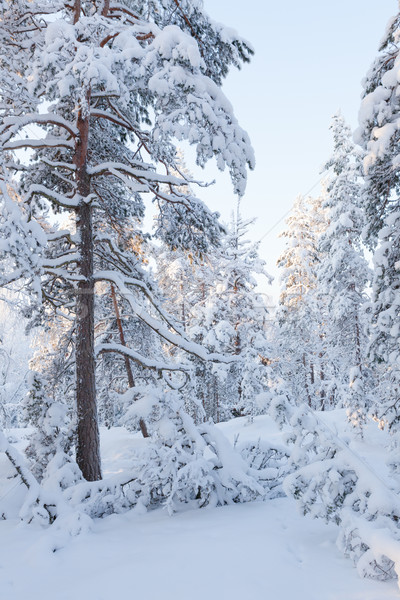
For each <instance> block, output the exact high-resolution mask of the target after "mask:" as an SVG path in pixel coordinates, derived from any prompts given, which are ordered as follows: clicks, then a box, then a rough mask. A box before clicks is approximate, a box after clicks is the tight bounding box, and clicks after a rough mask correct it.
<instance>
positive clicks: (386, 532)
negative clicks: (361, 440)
mask: <svg viewBox="0 0 400 600" xmlns="http://www.w3.org/2000/svg"><path fill="white" fill-rule="evenodd" d="M290 425H291V427H292V430H291V432H290V434H289V435H288V439H289V440H290V442H291V443H292V444H293V447H292V453H291V458H290V461H291V463H292V465H293V468H294V469H295V470H294V471H293V472H292V473H291V474H289V475H288V476H287V478H286V479H285V481H284V485H283V487H284V490H285V492H286V493H287V495H288V496H292V497H294V498H295V499H296V501H297V503H298V505H299V508H300V510H301V511H302V512H303V513H304V514H307V513H308V514H310V515H311V516H312V517H317V518H323V519H325V520H326V521H333V522H334V523H336V524H337V525H339V526H340V533H339V538H338V546H339V548H340V549H341V550H342V551H343V552H344V553H345V554H346V555H347V556H349V557H350V558H352V559H353V561H354V562H355V564H356V566H357V569H358V571H359V573H360V574H361V575H362V576H364V577H371V578H374V579H380V580H382V579H390V578H392V577H394V576H395V575H396V574H397V575H398V574H399V572H400V527H399V521H400V499H399V497H398V495H397V494H395V493H394V492H393V491H392V490H391V489H389V488H388V487H387V485H386V484H385V483H384V481H383V480H382V479H381V478H380V477H379V476H378V475H376V474H375V473H374V472H373V470H372V469H371V467H370V466H369V465H368V464H367V463H366V462H365V461H364V460H363V459H362V458H361V457H359V456H358V455H357V454H356V452H355V451H354V450H353V448H352V447H351V446H350V445H349V444H348V442H347V441H344V440H342V439H340V438H339V437H338V435H337V434H336V432H334V431H332V430H331V429H330V428H329V427H328V426H327V425H326V424H325V423H324V422H323V421H322V419H321V418H320V417H319V416H317V415H315V414H314V413H313V412H312V411H311V410H310V409H309V408H308V407H307V406H301V407H300V408H298V409H297V410H293V412H292V415H291V418H290Z"/></svg>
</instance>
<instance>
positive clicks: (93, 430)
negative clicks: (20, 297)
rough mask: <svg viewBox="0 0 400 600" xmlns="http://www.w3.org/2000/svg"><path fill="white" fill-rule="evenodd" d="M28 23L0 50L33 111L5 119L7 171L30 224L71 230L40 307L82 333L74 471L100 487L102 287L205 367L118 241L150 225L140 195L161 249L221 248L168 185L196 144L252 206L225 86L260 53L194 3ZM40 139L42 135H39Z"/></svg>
mask: <svg viewBox="0 0 400 600" xmlns="http://www.w3.org/2000/svg"><path fill="white" fill-rule="evenodd" d="M7 6H8V4H6V7H7ZM18 6H20V5H18ZM22 11H23V13H22V16H21V15H20V16H19V18H20V19H22V20H23V21H25V22H26V21H27V20H29V22H30V23H31V26H30V27H29V28H28V32H29V33H28V34H26V30H27V28H26V27H23V28H22V29H21V28H20V29H18V28H17V29H16V30H15V32H14V34H13V36H12V38H8V37H7V36H3V37H2V40H1V41H2V52H4V54H5V55H6V56H11V54H12V50H13V47H14V45H15V44H17V46H18V48H21V49H22V51H23V52H24V54H23V58H24V60H23V64H24V65H26V69H25V70H24V72H23V77H22V80H21V82H20V89H21V94H22V95H23V96H26V97H27V98H28V99H29V102H28V104H27V106H26V107H25V106H22V108H21V110H20V112H19V113H18V115H15V113H14V112H13V111H7V110H6V111H5V114H4V118H3V119H2V124H1V128H0V135H1V138H0V139H1V148H2V151H3V153H5V157H6V159H7V167H8V169H11V170H16V171H18V170H22V172H23V176H22V178H21V185H20V192H21V194H22V195H23V207H24V209H25V212H26V213H27V214H28V216H29V222H31V221H33V222H36V223H42V222H43V221H45V220H46V219H47V217H48V215H49V211H50V213H51V212H56V213H57V212H58V213H60V214H62V215H69V216H71V218H72V221H73V222H74V225H73V226H72V227H71V228H69V229H67V230H63V229H60V228H57V227H56V226H54V225H53V224H52V225H51V226H48V227H47V228H46V229H47V230H46V234H47V236H46V237H47V239H46V243H44V242H43V241H42V240H40V243H41V244H42V246H43V248H44V254H45V257H44V259H43V265H42V268H43V272H44V277H43V281H42V294H43V297H44V299H45V302H46V304H47V306H48V307H49V308H51V309H52V310H53V311H54V312H56V313H57V314H63V315H64V316H65V317H66V318H71V317H72V318H73V319H74V320H75V366H76V404H77V462H78V465H79V467H80V468H81V470H82V472H83V475H84V477H85V478H86V479H88V480H96V479H99V478H100V477H101V466H100V455H99V434H98V424H97V409H96V392H95V353H94V324H95V302H94V297H95V284H96V283H97V282H100V281H108V282H110V283H112V284H114V285H115V287H116V289H117V290H118V293H119V294H120V295H121V296H123V297H124V298H125V299H127V301H128V302H129V305H130V309H131V310H132V311H133V312H134V313H136V314H137V315H138V316H139V317H140V319H141V320H143V321H144V322H146V323H147V324H148V325H149V326H150V327H151V328H152V329H153V330H155V331H157V332H158V334H160V335H161V336H162V337H163V338H164V339H166V340H167V341H168V342H169V343H172V344H175V345H177V344H179V345H181V346H182V347H183V348H184V349H185V350H188V351H191V352H194V353H197V354H199V355H201V356H202V357H203V358H204V357H205V356H206V354H205V352H204V350H203V349H202V348H199V347H197V346H196V345H194V344H192V343H191V342H190V341H189V340H188V339H187V338H185V336H184V335H182V332H181V331H180V330H179V328H178V330H177V327H175V326H174V325H173V323H172V322H171V320H169V319H168V317H167V316H166V315H165V313H164V312H163V310H162V307H160V306H159V305H158V303H157V299H156V298H154V297H153V295H152V292H151V289H150V288H149V286H148V285H147V284H146V283H143V282H141V281H138V280H137V279H136V277H135V274H136V262H137V261H136V259H135V257H134V253H132V252H129V251H128V250H127V249H126V247H124V246H123V247H121V246H120V245H119V243H118V233H117V230H118V231H120V230H121V229H122V230H123V229H124V225H125V224H126V223H129V221H130V220H131V219H132V218H136V217H138V216H139V217H140V216H141V215H142V214H143V212H144V203H143V199H142V194H150V195H151V196H152V198H153V199H154V201H155V202H156V203H157V205H158V207H159V211H160V215H161V219H162V215H163V214H164V213H166V214H168V219H169V221H168V222H169V223H170V224H171V226H170V227H169V228H165V229H164V228H160V230H159V237H161V238H163V237H164V238H165V239H166V240H167V241H169V242H171V235H172V234H173V237H174V239H178V240H180V239H181V238H182V235H181V234H182V232H183V231H190V230H192V229H195V230H196V231H197V232H201V233H202V235H201V236H199V235H198V234H197V235H196V236H194V237H192V236H189V241H190V243H191V244H193V245H195V243H196V240H199V239H200V241H201V245H202V247H203V246H204V245H205V243H206V241H207V240H210V239H211V240H212V238H213V237H215V233H216V232H217V231H218V230H219V227H218V225H217V223H216V219H215V216H214V215H213V214H212V213H211V212H210V211H208V210H207V209H206V207H205V206H204V205H203V204H202V203H201V202H200V201H198V200H197V199H196V198H195V197H194V196H192V195H185V194H184V193H182V185H184V184H185V183H186V181H185V179H184V177H177V176H176V175H173V174H172V173H173V172H175V171H176V167H177V164H176V148H175V145H174V140H175V139H183V138H185V139H188V140H189V142H190V143H192V144H195V145H196V152H197V162H198V163H199V164H200V165H204V164H205V163H206V162H207V161H208V160H209V159H210V158H212V157H214V156H215V157H216V159H217V162H218V166H219V168H221V169H222V168H223V167H224V166H225V165H226V166H227V167H228V169H229V171H230V174H231V177H232V180H233V182H234V188H235V191H236V192H238V193H240V194H242V193H243V191H244V186H245V177H246V166H247V165H250V166H252V165H253V154H252V150H251V148H250V145H249V141H248V138H247V135H246V134H245V132H243V130H242V129H241V128H240V127H239V125H238V124H237V121H236V119H235V117H234V115H233V114H232V110H231V106H230V105H229V103H228V102H227V100H226V98H225V96H224V95H223V94H222V92H221V90H220V84H221V80H222V77H223V76H224V75H225V74H226V73H227V71H228V70H229V67H230V65H236V66H238V65H239V64H240V62H242V61H243V60H248V58H249V55H250V54H251V51H250V49H249V47H248V45H247V44H246V43H245V42H243V41H242V40H241V39H240V38H238V37H237V36H235V35H234V34H232V32H231V31H230V30H229V31H227V30H225V29H224V28H223V27H222V26H220V25H218V24H216V23H214V22H213V21H212V20H211V19H209V17H208V16H207V15H206V14H205V13H204V11H203V9H202V7H201V5H199V4H198V3H196V4H195V5H193V4H192V3H191V2H181V3H179V5H178V3H176V2H172V0H171V2H144V3H143V2H140V3H137V2H135V1H133V0H132V1H129V2H126V3H125V4H122V5H121V4H115V5H114V4H113V3H112V2H109V1H108V0H107V1H106V2H104V1H101V2H100V1H99V2H96V1H80V0H74V2H73V3H72V4H69V5H65V3H64V2H61V1H60V0H51V1H49V2H41V1H40V0H34V1H33V2H31V3H30V5H29V11H28V10H27V8H26V6H25V7H24V6H23V5H22ZM27 37H28V42H29V43H28V42H27V40H26V38H27ZM10 65H11V70H12V73H13V77H14V78H15V77H16V76H17V75H16V71H15V65H13V63H10ZM13 69H14V70H13ZM33 125H37V126H38V127H40V131H41V134H38V135H36V134H35V135H34V136H33V135H32V133H31V128H32V126H33ZM20 133H27V135H28V136H30V137H25V136H24V135H23V136H19V134H20ZM28 148H30V149H32V150H33V157H32V160H31V164H30V165H28V166H27V165H18V164H17V163H16V161H14V162H13V161H12V160H8V155H9V154H10V153H11V154H12V153H14V152H15V151H17V150H19V149H28ZM160 165H162V167H163V169H164V172H163V173H161V172H160V170H159V166H160ZM172 208H173V210H172ZM171 213H173V216H174V218H173V219H172V220H171ZM104 218H106V220H107V222H108V223H110V224H113V225H114V227H113V229H114V232H115V233H114V235H113V237H112V238H111V239H110V237H109V236H107V235H102V233H101V223H102V222H104ZM184 240H185V244H186V242H187V237H185V238H184ZM182 243H183V242H182ZM26 271H29V269H28V268H27V267H26V268H25V272H26ZM132 289H140V290H141V291H142V292H143V294H144V295H145V296H146V298H147V301H148V300H149V301H150V302H151V303H152V305H153V306H154V307H155V309H154V310H155V311H156V313H157V315H158V317H159V318H158V319H155V318H154V317H153V316H152V315H150V314H148V312H147V311H146V310H145V307H144V306H143V304H140V303H138V302H137V301H136V299H135V295H134V294H132ZM118 351H119V352H123V349H121V347H119V348H118ZM125 353H126V354H129V352H125ZM130 356H131V357H132V353H131V354H130ZM136 359H138V356H137V355H136ZM139 360H140V357H139ZM161 367H163V365H161ZM161 370H162V369H161Z"/></svg>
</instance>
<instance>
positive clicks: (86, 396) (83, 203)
mask: <svg viewBox="0 0 400 600" xmlns="http://www.w3.org/2000/svg"><path fill="white" fill-rule="evenodd" d="M87 101H88V104H89V101H90V98H89V94H88V98H87ZM77 125H78V129H79V138H78V140H77V146H76V150H75V157H74V158H75V165H76V183H77V193H78V194H79V196H80V203H79V207H78V209H77V219H76V221H77V223H76V226H77V233H78V235H79V240H80V241H79V250H80V262H79V271H80V275H81V276H82V281H80V282H79V284H78V290H77V298H76V404H77V414H78V431H77V434H78V440H77V448H76V461H77V463H78V466H79V468H80V469H81V471H82V474H83V477H84V478H85V479H86V480H87V481H97V480H99V479H101V461H100V436H99V425H98V418H97V406H96V384H95V358H94V278H93V215H92V211H93V209H92V206H91V204H90V202H87V200H88V196H89V194H90V176H89V174H88V172H87V149H88V138H89V116H88V114H86V112H85V111H83V110H82V109H81V110H80V112H79V114H78V120H77Z"/></svg>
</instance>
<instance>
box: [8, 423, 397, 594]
mask: <svg viewBox="0 0 400 600" xmlns="http://www.w3.org/2000/svg"><path fill="white" fill-rule="evenodd" d="M221 430H222V432H223V433H224V434H225V435H226V436H227V437H228V438H229V439H230V440H231V441H234V440H235V439H236V437H237V435H238V434H239V441H241V442H244V441H246V440H250V439H252V440H257V439H258V438H259V437H261V438H262V439H265V440H268V441H274V442H276V443H282V441H281V437H280V434H279V433H278V431H277V429H276V427H275V425H274V424H273V423H272V421H271V420H270V419H269V418H268V417H258V418H255V419H254V423H251V424H249V423H248V421H247V419H245V418H242V419H235V420H234V421H231V422H229V423H226V424H222V425H221ZM18 433H19V432H18ZM13 435H17V434H16V432H15V430H14V431H13ZM102 442H103V444H102V447H103V455H104V459H103V466H104V471H105V474H112V473H117V472H119V471H122V470H124V469H126V468H129V463H130V458H131V456H132V454H133V453H134V451H135V448H138V446H140V445H141V444H142V443H143V440H141V439H140V438H139V437H138V436H137V435H133V434H130V433H129V432H127V431H126V430H124V429H123V428H114V429H113V430H111V431H107V430H103V431H102ZM1 465H3V463H1ZM1 465H0V468H1ZM1 475H2V478H1V480H0V486H2V483H1V482H3V481H4V480H3V475H4V470H3V469H1ZM0 489H1V492H0V496H3V493H4V492H7V490H6V489H5V488H4V487H0ZM13 493H15V491H14V492H11V494H10V495H12V494H13ZM14 500H15V501H16V502H17V500H18V495H16V496H15V498H14ZM17 503H18V502H17ZM337 534H338V530H337V528H336V527H335V526H334V525H329V526H328V525H325V524H324V523H322V522H321V521H315V520H312V519H310V518H307V517H303V516H302V515H299V514H298V512H297V510H296V506H295V503H294V501H292V500H291V499H288V498H281V499H277V500H271V501H267V502H254V503H248V504H240V505H239V504H238V505H234V506H227V507H223V508H212V509H201V510H197V511H187V512H184V513H179V514H177V515H175V516H173V517H169V516H168V514H167V513H166V511H164V510H156V511H153V512H149V513H146V514H140V513H138V512H135V511H131V512H129V513H125V514H123V515H113V516H110V517H107V518H105V519H100V520H97V521H95V523H94V527H93V529H92V531H91V532H89V533H85V534H82V535H80V536H78V537H75V538H72V539H71V541H70V542H68V544H67V545H66V546H65V547H63V548H62V549H61V550H59V551H57V552H55V553H53V552H51V551H50V549H49V548H50V547H51V538H52V535H53V533H52V530H51V528H50V529H41V528H40V527H38V526H36V525H23V524H20V523H19V522H18V520H17V519H12V520H7V521H0V540H1V544H0V598H1V600H3V599H4V600H72V599H74V600H109V599H111V598H112V599H118V598H125V597H127V598H130V597H137V598H142V599H144V600H156V599H157V598H162V599H163V600H172V599H173V600H186V599H187V598H190V600H200V599H201V600H204V598H208V599H210V600H220V599H221V600H225V598H226V599H229V600H239V599H240V600H242V599H246V600H247V599H249V600H258V599H259V600H294V599H296V600H394V599H395V598H396V599H397V598H398V597H399V592H398V587H397V584H396V582H395V581H392V582H388V583H381V582H376V581H371V580H368V579H361V578H360V577H359V576H358V574H357V571H356V570H355V569H354V567H353V565H352V563H351V562H350V561H349V560H348V559H346V558H344V557H343V555H342V554H341V553H340V552H339V550H338V549H337V548H336V545H335V540H336V537H337Z"/></svg>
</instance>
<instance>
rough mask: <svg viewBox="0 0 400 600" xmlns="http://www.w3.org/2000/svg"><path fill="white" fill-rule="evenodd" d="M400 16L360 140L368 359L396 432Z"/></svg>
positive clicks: (371, 79)
mask: <svg viewBox="0 0 400 600" xmlns="http://www.w3.org/2000/svg"><path fill="white" fill-rule="evenodd" d="M399 32H400V13H398V14H397V15H396V16H395V17H394V18H392V19H391V20H390V22H389V24H388V27H387V30H386V33H385V36H384V38H383V41H382V44H381V46H380V48H379V54H378V56H377V58H376V59H375V61H374V63H373V64H372V67H371V69H370V70H369V72H368V74H367V77H366V79H365V81H364V90H365V91H364V99H363V101H362V104H361V109H360V114H359V123H360V126H359V129H358V130H357V134H356V139H357V141H358V142H359V143H360V144H361V145H362V146H363V148H364V150H365V153H366V154H365V159H364V172H365V188H364V193H363V204H364V206H365V208H366V215H367V227H366V238H367V241H368V243H369V245H370V247H371V248H372V249H373V250H374V251H375V254H374V267H375V268H374V278H373V298H372V325H371V346H370V354H371V357H372V359H373V360H374V363H375V365H377V367H378V368H379V371H380V375H381V381H380V384H379V390H378V391H379V393H378V400H377V402H376V407H375V412H376V416H377V417H378V418H380V419H381V420H382V424H384V423H387V424H388V426H389V428H391V429H392V431H398V423H399V421H400V419H399V415H400V405H399V381H400V370H399V345H400V328H399V326H398V322H399V318H400V308H399V307H400V294H399V289H400V287H399V264H400V255H399V243H398V241H399V238H398V228H399V222H400V221H399V215H400V203H399V191H400V187H399V184H400V145H399V134H398V119H399V115H400V103H399V82H398V78H397V71H398V67H399V61H400V55H399Z"/></svg>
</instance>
